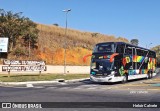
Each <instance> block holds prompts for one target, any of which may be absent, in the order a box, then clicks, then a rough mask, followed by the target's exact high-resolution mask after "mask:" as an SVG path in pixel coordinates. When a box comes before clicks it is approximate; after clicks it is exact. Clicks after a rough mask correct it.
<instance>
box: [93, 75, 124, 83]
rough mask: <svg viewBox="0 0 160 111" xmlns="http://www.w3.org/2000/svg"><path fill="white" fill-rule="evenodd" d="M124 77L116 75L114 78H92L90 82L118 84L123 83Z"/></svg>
mask: <svg viewBox="0 0 160 111" xmlns="http://www.w3.org/2000/svg"><path fill="white" fill-rule="evenodd" d="M123 78H124V77H115V76H114V75H112V76H106V77H104V76H99V77H96V76H92V75H91V76H90V80H91V81H92V82H118V81H122V80H123Z"/></svg>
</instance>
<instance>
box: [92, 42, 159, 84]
mask: <svg viewBox="0 0 160 111" xmlns="http://www.w3.org/2000/svg"><path fill="white" fill-rule="evenodd" d="M155 66H156V53H155V52H154V51H152V50H149V49H146V48H142V47H139V46H135V45H131V44H128V43H124V42H105V43H98V44H96V45H95V47H94V50H93V53H92V58H91V66H90V80H91V81H93V82H118V81H122V82H127V81H128V80H132V79H139V78H147V79H150V78H152V77H153V76H155V75H156V73H155Z"/></svg>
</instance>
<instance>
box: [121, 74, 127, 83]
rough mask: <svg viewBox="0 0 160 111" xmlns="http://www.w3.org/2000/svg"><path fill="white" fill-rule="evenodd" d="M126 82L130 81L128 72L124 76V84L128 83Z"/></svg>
mask: <svg viewBox="0 0 160 111" xmlns="http://www.w3.org/2000/svg"><path fill="white" fill-rule="evenodd" d="M126 82H128V75H127V74H125V76H124V78H123V80H122V83H123V84H124V83H126Z"/></svg>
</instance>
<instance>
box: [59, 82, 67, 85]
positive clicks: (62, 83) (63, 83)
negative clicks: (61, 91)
mask: <svg viewBox="0 0 160 111" xmlns="http://www.w3.org/2000/svg"><path fill="white" fill-rule="evenodd" d="M58 84H60V85H67V83H65V82H59V83H58Z"/></svg>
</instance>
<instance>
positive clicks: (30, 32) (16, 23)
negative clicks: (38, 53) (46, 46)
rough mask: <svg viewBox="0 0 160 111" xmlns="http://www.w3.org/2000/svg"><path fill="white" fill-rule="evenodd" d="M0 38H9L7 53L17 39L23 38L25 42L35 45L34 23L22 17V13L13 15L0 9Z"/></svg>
mask: <svg viewBox="0 0 160 111" xmlns="http://www.w3.org/2000/svg"><path fill="white" fill-rule="evenodd" d="M0 36H3V37H8V38H9V51H12V50H13V48H15V47H16V45H17V44H16V43H17V40H18V39H19V38H23V39H24V40H25V42H27V41H29V40H30V42H31V43H32V44H35V43H36V42H37V37H38V29H37V28H36V24H35V23H34V22H32V21H31V20H30V19H29V18H27V17H24V16H22V12H19V13H13V12H11V11H5V10H3V9H0ZM27 38H28V39H27ZM29 38H30V39H29Z"/></svg>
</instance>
